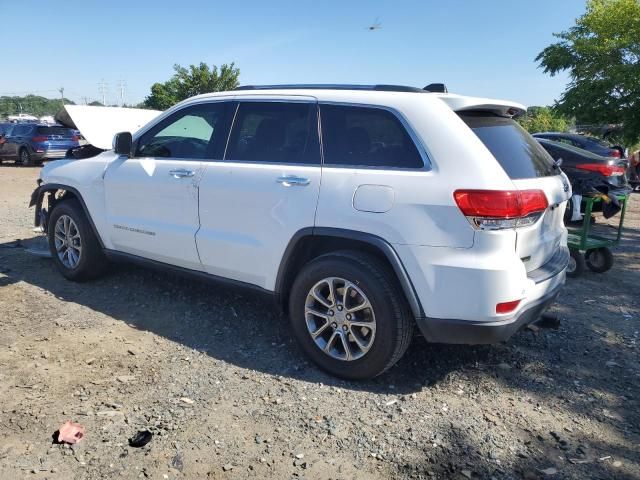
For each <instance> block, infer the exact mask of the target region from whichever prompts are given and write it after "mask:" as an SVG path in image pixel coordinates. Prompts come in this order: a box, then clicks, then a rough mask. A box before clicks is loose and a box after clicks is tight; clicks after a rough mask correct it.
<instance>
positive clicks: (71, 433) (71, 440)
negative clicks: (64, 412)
mask: <svg viewBox="0 0 640 480" xmlns="http://www.w3.org/2000/svg"><path fill="white" fill-rule="evenodd" d="M84 434H85V429H84V427H83V426H82V425H80V424H79V423H74V422H72V421H71V420H67V421H66V422H64V423H63V424H62V425H60V428H59V429H58V443H68V444H70V445H75V444H76V443H79V442H81V441H82V439H83V438H84Z"/></svg>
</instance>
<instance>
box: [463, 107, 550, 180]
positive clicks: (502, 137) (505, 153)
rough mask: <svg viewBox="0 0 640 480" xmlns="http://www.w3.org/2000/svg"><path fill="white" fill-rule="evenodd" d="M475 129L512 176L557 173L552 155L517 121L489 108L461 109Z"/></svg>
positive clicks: (545, 175) (536, 175) (535, 175)
mask: <svg viewBox="0 0 640 480" xmlns="http://www.w3.org/2000/svg"><path fill="white" fill-rule="evenodd" d="M459 115H460V118H462V120H464V121H465V123H466V124H467V125H468V126H469V127H470V128H471V130H473V132H474V133H475V134H476V135H477V136H478V138H479V139H480V140H482V143H484V145H485V146H486V147H487V148H488V149H489V151H490V152H491V153H492V154H493V156H494V157H495V159H496V160H497V161H498V163H500V165H501V166H502V168H503V169H504V171H505V172H506V173H507V175H509V177H510V178H511V179H514V180H516V179H521V178H536V177H547V176H551V175H558V174H559V173H560V170H559V169H558V168H553V159H552V158H551V156H550V155H549V154H548V153H547V152H546V151H545V149H544V148H542V147H541V146H540V144H539V143H538V142H537V141H536V140H535V139H534V138H533V137H532V136H531V135H529V134H528V133H527V132H526V131H525V130H524V129H523V128H522V127H521V126H520V125H518V123H517V122H516V121H515V120H513V119H511V118H507V117H500V116H498V115H494V114H492V113H487V112H461V113H460V114H459Z"/></svg>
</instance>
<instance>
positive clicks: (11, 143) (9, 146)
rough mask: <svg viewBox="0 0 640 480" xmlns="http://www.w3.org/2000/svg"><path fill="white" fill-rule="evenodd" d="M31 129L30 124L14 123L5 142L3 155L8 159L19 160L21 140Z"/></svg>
mask: <svg viewBox="0 0 640 480" xmlns="http://www.w3.org/2000/svg"><path fill="white" fill-rule="evenodd" d="M28 130H29V125H14V126H13V128H12V129H11V130H10V131H9V133H8V134H7V139H6V142H5V144H4V149H3V157H4V158H6V159H11V160H17V159H18V150H19V148H20V142H21V141H22V139H23V138H24V137H25V133H26V132H27V131H28Z"/></svg>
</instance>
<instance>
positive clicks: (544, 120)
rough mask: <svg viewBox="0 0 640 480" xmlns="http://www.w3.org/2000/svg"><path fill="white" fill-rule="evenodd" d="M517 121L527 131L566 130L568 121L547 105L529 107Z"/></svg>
mask: <svg viewBox="0 0 640 480" xmlns="http://www.w3.org/2000/svg"><path fill="white" fill-rule="evenodd" d="M518 122H519V123H520V125H522V127H523V128H524V129H525V130H526V131H527V132H529V133H539V132H566V131H567V129H568V128H569V121H567V119H566V118H565V117H563V116H562V115H559V114H558V113H556V112H555V111H554V110H553V109H552V108H549V107H529V108H528V109H527V113H525V114H524V115H522V116H521V117H519V118H518Z"/></svg>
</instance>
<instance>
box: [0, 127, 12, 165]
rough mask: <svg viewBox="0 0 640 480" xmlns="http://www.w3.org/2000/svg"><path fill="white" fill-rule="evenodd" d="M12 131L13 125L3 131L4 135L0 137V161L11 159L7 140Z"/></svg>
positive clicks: (9, 145)
mask: <svg viewBox="0 0 640 480" xmlns="http://www.w3.org/2000/svg"><path fill="white" fill-rule="evenodd" d="M12 130H13V125H8V126H7V127H5V129H4V133H3V134H2V135H1V136H0V159H9V158H10V157H11V155H10V153H9V152H10V151H11V148H12V147H11V143H10V142H9V138H10V137H11V131H12Z"/></svg>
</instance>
